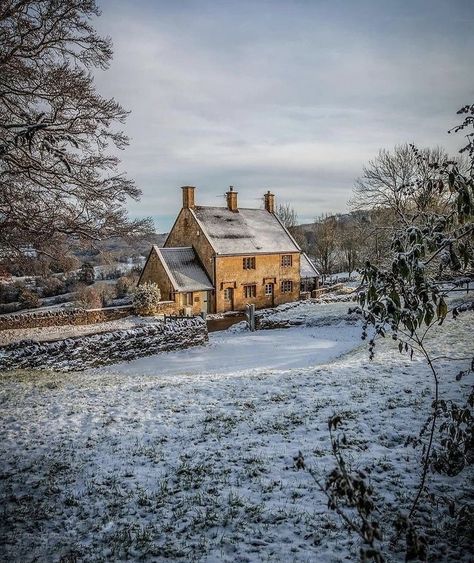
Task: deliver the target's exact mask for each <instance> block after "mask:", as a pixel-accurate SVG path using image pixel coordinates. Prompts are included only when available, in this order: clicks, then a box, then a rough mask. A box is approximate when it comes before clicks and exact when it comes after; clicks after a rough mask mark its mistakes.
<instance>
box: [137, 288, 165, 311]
mask: <svg viewBox="0 0 474 563" xmlns="http://www.w3.org/2000/svg"><path fill="white" fill-rule="evenodd" d="M160 301H161V291H160V288H159V287H158V286H157V285H156V283H152V282H150V283H144V284H142V285H139V286H138V287H137V289H136V290H135V293H134V296H133V306H134V308H135V312H136V313H137V314H138V315H154V314H155V313H156V311H157V308H158V305H159V303H160Z"/></svg>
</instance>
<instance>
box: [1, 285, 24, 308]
mask: <svg viewBox="0 0 474 563" xmlns="http://www.w3.org/2000/svg"><path fill="white" fill-rule="evenodd" d="M19 294H20V288H19V287H18V286H17V285H15V284H11V283H0V303H13V302H14V301H18V296H19Z"/></svg>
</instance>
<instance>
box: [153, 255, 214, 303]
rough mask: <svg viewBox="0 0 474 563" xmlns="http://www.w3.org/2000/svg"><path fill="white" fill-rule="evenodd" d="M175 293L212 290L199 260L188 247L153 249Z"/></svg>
mask: <svg viewBox="0 0 474 563" xmlns="http://www.w3.org/2000/svg"><path fill="white" fill-rule="evenodd" d="M153 248H154V249H155V252H156V253H157V255H158V258H159V259H160V261H161V263H162V264H163V267H164V268H165V270H166V273H167V274H168V276H169V278H170V281H171V284H172V285H173V288H174V290H175V291H177V292H184V291H207V290H210V289H214V288H213V285H212V282H211V280H210V279H209V277H208V275H207V274H206V271H205V270H204V268H203V267H202V264H201V262H200V261H199V258H198V257H197V255H196V253H195V252H194V250H193V249H192V248H190V247H183V248H159V247H158V246H154V247H153Z"/></svg>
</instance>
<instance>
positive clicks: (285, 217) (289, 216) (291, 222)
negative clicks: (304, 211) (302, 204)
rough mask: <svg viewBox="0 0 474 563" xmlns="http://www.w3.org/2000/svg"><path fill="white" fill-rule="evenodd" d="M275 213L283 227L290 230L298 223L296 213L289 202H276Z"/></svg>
mask: <svg viewBox="0 0 474 563" xmlns="http://www.w3.org/2000/svg"><path fill="white" fill-rule="evenodd" d="M276 214H277V215H278V218H279V219H280V221H281V222H282V223H283V225H285V227H286V228H287V229H288V230H290V231H291V229H294V228H295V227H296V225H297V224H298V215H297V213H296V211H295V210H294V208H293V207H292V206H291V204H289V203H280V204H278V208H277V212H276Z"/></svg>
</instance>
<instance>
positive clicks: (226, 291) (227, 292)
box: [224, 288, 232, 301]
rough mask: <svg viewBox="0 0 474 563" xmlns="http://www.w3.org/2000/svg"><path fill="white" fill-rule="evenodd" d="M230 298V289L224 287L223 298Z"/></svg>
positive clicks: (227, 299)
mask: <svg viewBox="0 0 474 563" xmlns="http://www.w3.org/2000/svg"><path fill="white" fill-rule="evenodd" d="M231 299H232V289H230V288H229V289H224V300H225V301H230V300H231Z"/></svg>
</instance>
